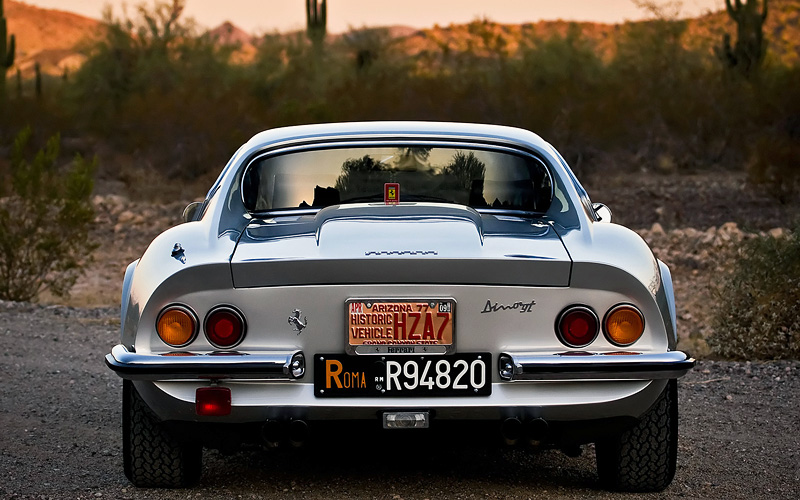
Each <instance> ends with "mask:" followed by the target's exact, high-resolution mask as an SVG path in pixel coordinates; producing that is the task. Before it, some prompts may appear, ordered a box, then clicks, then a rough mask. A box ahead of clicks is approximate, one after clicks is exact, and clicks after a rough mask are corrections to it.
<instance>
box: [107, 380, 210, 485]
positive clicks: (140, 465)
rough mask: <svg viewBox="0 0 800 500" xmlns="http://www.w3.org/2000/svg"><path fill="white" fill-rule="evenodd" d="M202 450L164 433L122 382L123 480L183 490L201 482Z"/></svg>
mask: <svg viewBox="0 0 800 500" xmlns="http://www.w3.org/2000/svg"><path fill="white" fill-rule="evenodd" d="M202 453H203V450H202V447H201V446H199V445H194V444H185V443H181V442H179V441H178V440H177V439H175V437H174V436H172V435H171V434H170V433H169V432H167V431H166V429H164V428H163V427H162V425H161V423H160V422H159V420H158V419H157V418H156V416H155V415H154V414H153V412H152V410H150V408H149V407H148V406H147V404H146V403H145V402H144V400H142V397H141V396H140V395H139V393H138V392H136V388H135V387H133V383H132V382H131V381H129V380H124V381H123V382H122V456H123V466H124V469H125V476H126V477H127V478H128V480H129V481H130V482H131V483H133V485H134V486H137V487H143V488H183V487H186V486H191V485H193V484H195V483H197V481H198V480H199V479H200V473H201V470H202Z"/></svg>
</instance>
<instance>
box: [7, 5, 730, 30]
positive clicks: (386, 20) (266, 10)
mask: <svg viewBox="0 0 800 500" xmlns="http://www.w3.org/2000/svg"><path fill="white" fill-rule="evenodd" d="M22 1H24V2H25V3H27V4H31V5H36V6H38V7H44V8H49V9H59V10H66V11H70V12H75V13H78V14H81V15H84V16H87V17H93V18H98V19H99V18H101V17H102V11H103V6H104V5H111V6H112V8H113V9H114V12H115V13H116V14H117V15H119V14H121V13H122V5H123V4H124V3H126V4H127V5H128V6H129V12H130V13H131V14H132V13H133V11H132V9H130V6H134V5H138V4H140V3H142V2H141V1H140V0H129V1H127V2H123V0H22ZM144 3H146V4H149V5H152V4H153V0H147V1H145V2H144ZM657 3H659V4H662V5H663V4H670V5H675V4H680V5H681V6H682V7H681V10H680V13H681V15H682V16H687V17H688V16H695V15H698V14H702V13H704V12H706V11H709V10H717V9H722V8H724V0H683V1H680V2H676V1H672V0H657ZM304 9H305V2H304V1H303V0H187V7H186V14H185V15H187V16H190V17H193V18H194V19H195V20H196V21H197V22H198V23H200V25H201V26H205V27H209V28H210V27H215V26H217V25H219V24H221V23H222V22H223V21H231V22H233V23H234V24H236V25H237V26H239V27H241V28H243V29H245V30H247V31H249V32H251V33H263V32H272V31H288V30H293V29H301V28H304V27H305V10H304ZM482 17H486V18H488V19H490V20H492V21H496V22H500V23H510V24H519V23H525V22H535V21H540V20H543V19H544V20H553V19H565V20H575V21H596V22H606V23H617V22H623V21H625V20H635V19H642V18H645V17H648V14H647V13H646V12H645V11H644V10H642V9H640V8H639V7H637V6H636V4H635V3H634V2H633V1H632V0H328V30H329V31H330V32H332V33H340V32H344V31H347V30H348V29H349V28H350V27H353V28H360V27H363V26H387V25H397V24H399V25H406V26H412V27H415V28H424V27H430V26H433V25H434V24H439V25H444V26H446V25H448V24H450V23H456V24H460V23H467V22H469V21H472V20H474V19H476V18H482Z"/></svg>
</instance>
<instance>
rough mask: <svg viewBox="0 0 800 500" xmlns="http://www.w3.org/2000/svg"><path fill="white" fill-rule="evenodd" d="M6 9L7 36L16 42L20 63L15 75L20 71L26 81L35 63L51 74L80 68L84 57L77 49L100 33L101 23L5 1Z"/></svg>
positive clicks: (59, 11)
mask: <svg viewBox="0 0 800 500" xmlns="http://www.w3.org/2000/svg"><path fill="white" fill-rule="evenodd" d="M4 5H5V15H6V18H7V19H8V32H9V33H13V34H14V35H15V36H16V40H17V60H16V65H15V67H14V68H12V71H16V68H19V69H20V70H21V71H22V74H23V76H24V77H30V76H31V75H32V74H33V65H34V63H35V62H38V63H39V64H40V65H41V66H42V71H44V72H46V73H51V74H61V73H63V71H64V68H65V67H66V68H69V69H73V68H75V67H77V66H79V65H80V64H81V63H82V62H83V56H81V55H80V54H79V53H78V51H77V50H76V47H77V46H78V45H79V44H80V43H81V42H83V41H84V40H91V39H92V38H93V37H97V36H98V34H99V33H101V29H100V28H101V26H102V23H101V22H100V21H98V20H96V19H90V18H88V17H83V16H80V15H77V14H73V13H71V12H65V11H61V10H52V9H41V8H39V7H34V6H32V5H28V4H26V3H23V2H17V1H14V0H6V1H5V3H4Z"/></svg>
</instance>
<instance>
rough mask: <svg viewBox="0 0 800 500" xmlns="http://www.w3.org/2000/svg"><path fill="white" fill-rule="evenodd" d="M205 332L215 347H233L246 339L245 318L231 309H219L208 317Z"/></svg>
mask: <svg viewBox="0 0 800 500" xmlns="http://www.w3.org/2000/svg"><path fill="white" fill-rule="evenodd" d="M205 330H206V337H208V341H209V342H211V344H212V345H214V346H215V347H221V348H229V347H233V346H235V345H237V344H238V343H239V342H241V341H242V338H244V317H243V316H242V315H241V314H240V313H239V311H237V310H236V309H233V308H231V307H218V308H216V309H214V310H213V311H211V312H210V313H209V314H208V316H207V317H206V323H205Z"/></svg>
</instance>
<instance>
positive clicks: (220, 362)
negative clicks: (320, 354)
mask: <svg viewBox="0 0 800 500" xmlns="http://www.w3.org/2000/svg"><path fill="white" fill-rule="evenodd" d="M106 364H107V365H108V367H109V368H111V369H112V370H113V371H115V372H116V373H117V374H118V375H119V376H120V377H122V378H124V379H128V380H153V381H155V380H221V379H247V380H293V379H298V378H302V377H303V375H304V374H305V355H304V354H303V353H302V352H301V351H297V350H293V351H275V352H263V353H259V354H251V353H235V352H225V353H211V354H202V355H201V354H190V353H174V354H172V353H170V354H167V355H164V354H141V353H136V352H131V351H129V350H128V349H127V348H126V347H125V346H123V345H117V346H115V347H114V348H113V349H112V350H111V353H110V354H107V355H106ZM694 365H695V360H694V359H693V358H689V357H688V356H687V355H686V354H685V353H683V352H680V351H668V352H663V353H655V354H652V353H625V354H624V355H623V354H620V353H590V352H568V353H560V354H541V353H513V352H507V353H503V354H501V355H500V356H499V357H498V364H497V367H498V371H499V376H500V379H501V380H504V381H514V380H663V379H672V378H678V377H682V376H683V375H685V374H686V373H687V372H688V371H689V370H691V369H692V367H694Z"/></svg>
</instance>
